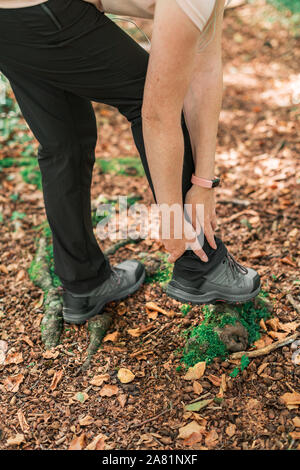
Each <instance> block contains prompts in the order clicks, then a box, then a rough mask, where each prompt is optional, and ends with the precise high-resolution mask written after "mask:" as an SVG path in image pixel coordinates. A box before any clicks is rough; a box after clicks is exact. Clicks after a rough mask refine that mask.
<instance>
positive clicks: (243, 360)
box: [229, 354, 250, 378]
mask: <svg viewBox="0 0 300 470" xmlns="http://www.w3.org/2000/svg"><path fill="white" fill-rule="evenodd" d="M249 364H250V359H249V357H248V356H246V355H245V354H244V355H243V356H242V357H241V363H240V365H239V366H237V367H235V368H234V369H233V371H232V372H230V374H229V375H230V377H233V378H235V377H237V376H238V375H239V373H240V372H243V370H245V369H246V368H247V367H248V365H249Z"/></svg>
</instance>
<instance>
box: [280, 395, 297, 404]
mask: <svg viewBox="0 0 300 470" xmlns="http://www.w3.org/2000/svg"><path fill="white" fill-rule="evenodd" d="M280 401H282V402H283V403H284V404H285V405H286V406H290V405H300V393H298V392H293V393H289V392H287V393H284V394H283V395H282V396H281V397H280Z"/></svg>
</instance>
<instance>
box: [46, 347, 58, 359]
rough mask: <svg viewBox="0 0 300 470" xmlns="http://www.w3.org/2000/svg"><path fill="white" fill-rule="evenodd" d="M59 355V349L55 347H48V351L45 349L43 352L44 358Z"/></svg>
mask: <svg viewBox="0 0 300 470" xmlns="http://www.w3.org/2000/svg"><path fill="white" fill-rule="evenodd" d="M58 356H59V351H56V350H55V349H48V351H45V352H44V353H43V358H44V359H56V358H57V357H58Z"/></svg>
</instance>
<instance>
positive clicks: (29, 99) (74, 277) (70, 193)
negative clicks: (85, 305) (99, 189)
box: [2, 67, 110, 293]
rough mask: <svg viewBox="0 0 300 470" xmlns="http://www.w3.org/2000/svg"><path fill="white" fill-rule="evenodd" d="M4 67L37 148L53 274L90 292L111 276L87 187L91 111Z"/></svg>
mask: <svg viewBox="0 0 300 470" xmlns="http://www.w3.org/2000/svg"><path fill="white" fill-rule="evenodd" d="M2 68H3V72H5V73H6V75H7V77H8V78H9V80H10V83H11V85H12V88H13V91H14V93H15V96H16V98H17V101H18V103H19V105H20V108H21V110H22V113H23V115H24V117H25V119H26V120H27V122H28V124H29V126H30V128H31V130H32V131H33V133H34V134H35V137H36V138H37V140H38V141H39V143H40V147H39V151H38V163H39V166H40V170H41V174H42V183H43V193H44V201H45V208H46V213H47V218H48V222H49V225H50V227H51V231H52V236H53V251H54V262H55V271H56V273H57V275H58V276H59V277H60V279H61V281H62V283H63V285H64V287H65V288H66V289H68V290H70V291H71V292H75V293H84V292H88V291H90V290H91V289H93V288H95V287H97V286H98V285H99V284H101V283H102V282H103V281H104V280H106V279H107V278H108V277H109V275H110V267H109V263H108V261H107V260H106V258H105V257H104V255H103V253H102V252H101V250H100V248H99V246H98V243H97V241H96V239H95V236H94V233H93V227H92V220H91V203H90V187H91V178H92V171H93V165H94V161H95V157H94V150H95V145H96V140H97V129H96V121H95V116H94V111H93V108H92V106H91V103H90V102H89V101H88V100H85V99H84V98H80V97H78V96H75V95H73V94H71V93H67V92H64V91H62V90H57V89H55V88H54V87H52V86H50V85H48V84H45V83H44V82H39V81H38V80H35V79H33V78H32V77H27V76H26V75H24V74H20V72H18V73H14V71H12V70H5V68H4V67H2Z"/></svg>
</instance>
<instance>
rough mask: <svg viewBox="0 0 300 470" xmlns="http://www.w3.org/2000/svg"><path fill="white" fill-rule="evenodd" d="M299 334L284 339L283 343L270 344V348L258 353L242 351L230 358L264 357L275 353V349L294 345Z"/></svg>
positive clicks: (267, 347) (260, 350)
mask: <svg viewBox="0 0 300 470" xmlns="http://www.w3.org/2000/svg"><path fill="white" fill-rule="evenodd" d="M298 336H299V333H295V334H293V335H292V336H288V337H287V338H285V339H283V340H282V341H276V342H275V343H272V344H269V346H265V347H264V348H261V349H257V350H256V351H240V352H236V353H233V354H231V356H230V358H231V359H241V357H242V356H247V357H258V356H264V355H266V354H269V353H270V352H272V351H275V349H278V348H281V347H282V346H286V345H287V344H290V343H292V342H293V341H295V339H296V338H298Z"/></svg>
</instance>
